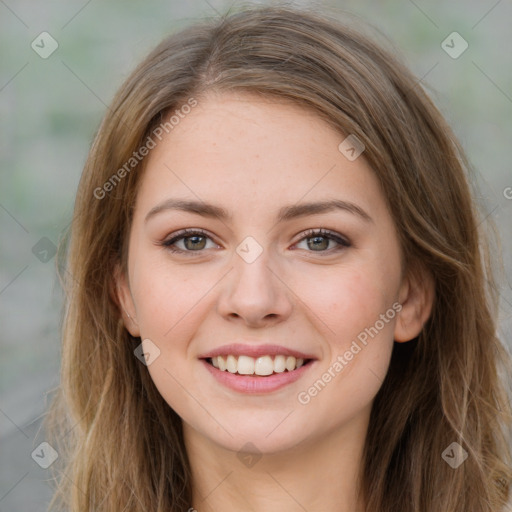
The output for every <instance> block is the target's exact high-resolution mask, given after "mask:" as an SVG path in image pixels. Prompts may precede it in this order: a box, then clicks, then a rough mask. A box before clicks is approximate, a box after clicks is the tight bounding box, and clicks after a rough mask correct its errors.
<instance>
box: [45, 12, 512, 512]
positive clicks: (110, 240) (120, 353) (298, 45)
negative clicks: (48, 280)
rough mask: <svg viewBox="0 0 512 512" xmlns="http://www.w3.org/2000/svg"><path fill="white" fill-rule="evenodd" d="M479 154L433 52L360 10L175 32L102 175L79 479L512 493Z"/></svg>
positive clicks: (83, 319)
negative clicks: (405, 50) (415, 48)
mask: <svg viewBox="0 0 512 512" xmlns="http://www.w3.org/2000/svg"><path fill="white" fill-rule="evenodd" d="M467 168H468V166H467V162H466V160H465V157H464V154H463V151H462V148H461V147H460V145H459V144H458V143H457V142H456V140H455V137H454V135H453V133H452V131H451V130H450V128H449V127H448V126H447V125H446V123H445V121H444V120H443V119H442V117H441V115H440V114H439V112H438V110H437V109H436V108H435V107H434V105H433V104H432V103H431V101H430V100H429V98H428V97H427V96H426V94H425V93H424V92H423V90H422V89H421V87H420V86H419V85H418V83H417V80H416V79H415V77H414V76H413V75H412V74H411V73H410V72H409V71H408V70H407V69H406V68H405V67H404V66H403V65H402V64H401V63H400V62H398V61H397V59H396V58H395V57H393V56H392V55H391V54H390V53H389V52H387V51H385V50H384V49H382V48H381V46H380V45H378V44H377V43H375V42H372V41H371V40H369V39H368V38H367V37H366V36H363V35H362V34H361V33H358V32H357V31H355V30H353V29H350V28H348V27H346V26H343V25H342V24H341V23H340V22H338V21H336V20H332V19H329V18H327V17H321V16H319V15H317V14H314V13H312V12H311V11H308V10H299V9H294V8H291V7H254V8H248V9H243V10H242V11H240V12H238V13H235V14H232V15H230V16H228V17H225V18H224V19H223V20H222V21H220V22H208V23H206V22H203V23H201V24H197V25H194V26H192V27H190V28H187V29H185V30H183V31H181V32H180V33H178V34H175V35H173V36H171V37H169V38H168V39H166V40H165V41H163V42H162V43H161V44H160V45H159V46H158V47H157V48H156V49H155V50H153V51H152V52H151V53H150V54H149V55H148V56H147V57H146V58H145V59H144V61H143V62H142V63H141V64H140V65H139V66H138V67H137V69H136V70H135V71H134V72H133V73H132V75H131V76H130V77H129V78H128V79H127V80H126V82H125V83H124V84H123V86H122V87H121V89H120V90H119V92H118V93H117V95H116V97H115V98H114V100H113V102H112V105H111V107H110V108H109V110H108V112H107V113H106V116H105V118H104V120H103V122H102V124H101V127H100V129H99V131H98V134H97V136H96V139H95V141H94V144H93V146H92V148H91V152H90V155H89V158H88V160H87V163H86V165H85V169H84V171H83V176H82V179H81V182H80V185H79V190H78V192H77V198H76V204H75V212H74V218H73V223H72V227H71V239H70V245H69V250H68V255H67V257H68V266H67V270H68V272H69V276H70V278H69V279H67V283H66V285H67V287H68V289H69V296H68V300H67V310H66V317H65V324H64V332H63V350H62V379H61V387H60V389H59V394H58V396H57V397H56V399H55V401H54V404H53V406H52V411H51V414H50V415H49V416H48V418H47V419H46V424H47V427H48V429H49V430H50V433H53V436H54V437H53V439H54V441H53V442H54V443H55V444H57V445H59V446H61V447H60V450H59V453H60V455H61V457H60V459H61V460H64V461H65V462H66V463H67V465H66V467H65V471H66V475H67V478H66V477H64V478H61V480H60V488H59V493H57V494H56V495H55V500H54V501H56V502H57V501H59V502H60V503H62V504H63V505H64V506H65V507H67V509H68V510H70V511H85V510H91V511H92V510H95V511H100V510H109V511H112V510H119V511H121V510H126V511H127V510H133V511H136V510H137V511H138V510H155V511H162V512H163V511H169V510H172V511H186V510H198V511H200V512H202V511H218V510H224V511H227V510H258V511H259V510H265V511H271V510H278V509H279V510H283V509H285V510H310V511H313V510H332V511H335V510H336V511H343V512H349V511H350V512H354V511H357V512H359V511H379V512H391V511H397V510H399V511H401V512H406V511H411V512H412V511H415V512H419V511H425V512H426V511H429V512H430V511H436V512H437V511H441V510H442V511H445V510H446V511H448V510H449V511H451V512H462V511H464V512H467V511H468V510H471V511H472V512H476V511H489V512H490V511H493V512H494V511H502V510H507V509H506V506H507V505H506V503H507V500H508V498H509V489H510V482H511V477H512V472H511V466H510V461H511V457H510V455H511V454H510V446H509V444H508V443H509V439H510V438H509V435H510V426H511V415H510V404H509V402H508V397H507V392H506V387H505V384H508V381H507V382H505V377H504V376H503V375H508V376H509V375H510V373H508V374H506V373H505V374H501V373H500V371H501V370H504V371H505V372H510V362H509V356H508V353H507V351H506V350H505V349H504V347H503V345H502V344H501V342H500V340H498V339H497V337H496V318H495V309H494V307H495V306H494V302H493V301H492V300H491V299H492V294H489V293H488V290H491V291H492V290H493V289H494V288H493V280H492V279H493V278H492V273H490V269H489V268H488V263H487V257H486V254H487V253H486V245H485V243H484V241H483V240H481V236H480V234H479V233H478V230H477V227H478V220H477V213H476V209H475V206H474V202H473V199H472V196H471V193H470V188H469V185H468V180H467V178H466V171H467ZM480 251H482V252H480ZM66 412H67V414H66ZM65 418H66V419H65ZM59 428H60V431H59ZM59 432H61V433H60V434H59ZM64 433H65V435H64ZM52 504H53V503H52Z"/></svg>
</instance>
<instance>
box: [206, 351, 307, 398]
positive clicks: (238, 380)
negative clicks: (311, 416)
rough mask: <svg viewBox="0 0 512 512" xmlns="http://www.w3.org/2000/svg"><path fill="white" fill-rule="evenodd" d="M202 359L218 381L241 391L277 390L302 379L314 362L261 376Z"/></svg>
mask: <svg viewBox="0 0 512 512" xmlns="http://www.w3.org/2000/svg"><path fill="white" fill-rule="evenodd" d="M201 361H202V362H203V364H204V365H205V366H206V369H207V370H208V371H209V372H210V373H211V374H212V375H213V376H214V377H215V378H216V379H217V381H218V382H220V383H221V384H223V385H224V386H226V387H228V388H230V389H232V390H234V391H239V392H241V393H270V392H271V391H277V390H278V389H281V388H283V387H284V386H286V385H288V384H291V383H292V382H295V381H296V380H298V379H300V378H301V377H302V376H303V375H304V373H306V372H307V371H308V370H309V367H310V366H311V365H312V364H313V361H310V362H309V363H308V364H306V365H303V366H301V367H300V368H298V369H297V370H293V371H291V372H289V371H284V372H282V373H275V374H273V375H268V376H266V377H261V376H258V375H254V376H253V375H238V374H236V373H231V372H228V371H222V370H219V369H217V368H215V366H213V365H211V364H210V363H208V362H207V361H205V360H204V359H202V360H201Z"/></svg>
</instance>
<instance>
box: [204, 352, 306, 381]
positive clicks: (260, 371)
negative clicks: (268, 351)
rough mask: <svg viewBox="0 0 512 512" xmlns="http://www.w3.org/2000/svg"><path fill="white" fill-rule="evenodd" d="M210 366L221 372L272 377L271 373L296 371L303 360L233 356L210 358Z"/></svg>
mask: <svg viewBox="0 0 512 512" xmlns="http://www.w3.org/2000/svg"><path fill="white" fill-rule="evenodd" d="M211 362H212V365H213V366H214V367H215V368H218V369H219V370H221V371H226V370H227V371H228V372H230V373H238V374H240V375H261V376H265V375H272V374H273V373H283V372H284V371H285V370H288V371H289V372H291V371H293V370H296V369H298V368H300V367H301V366H303V365H304V359H302V358H295V357H293V356H284V355H278V356H275V357H272V356H261V357H258V358H254V357H249V356H239V357H238V358H237V357H236V356H234V355H231V354H230V355H228V356H217V357H212V358H211Z"/></svg>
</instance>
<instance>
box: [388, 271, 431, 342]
mask: <svg viewBox="0 0 512 512" xmlns="http://www.w3.org/2000/svg"><path fill="white" fill-rule="evenodd" d="M398 295H399V298H398V301H399V302H400V304H401V305H402V309H401V310H400V312H399V313H398V316H397V321H396V323H395V334H394V340H395V341H396V342H398V343H403V342H406V341H410V340H412V339H414V338H416V337H417V336H418V335H419V333H420V332H421V330H422V329H423V325H424V324H425V322H426V321H427V320H428V318H429V317H430V313H431V312H432V307H433V304H434V296H435V284H434V279H433V277H432V275H431V274H430V272H428V271H427V270H425V269H415V270H414V271H410V272H408V274H407V276H406V277H405V278H404V280H403V282H402V285H401V287H400V291H399V294H398Z"/></svg>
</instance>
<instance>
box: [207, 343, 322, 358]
mask: <svg viewBox="0 0 512 512" xmlns="http://www.w3.org/2000/svg"><path fill="white" fill-rule="evenodd" d="M230 354H231V355H234V356H249V357H261V356H278V355H283V356H293V357H295V358H301V359H316V357H315V356H313V355H311V354H306V353H305V352H301V351H300V350H295V349H291V348H287V347H283V346H281V345H246V344H243V343H231V344H229V345H222V346H221V347H217V348H214V349H213V350H210V351H209V352H206V353H204V354H202V355H200V356H199V359H207V358H210V357H217V356H228V355H230Z"/></svg>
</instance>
